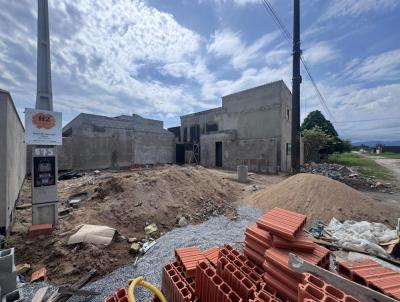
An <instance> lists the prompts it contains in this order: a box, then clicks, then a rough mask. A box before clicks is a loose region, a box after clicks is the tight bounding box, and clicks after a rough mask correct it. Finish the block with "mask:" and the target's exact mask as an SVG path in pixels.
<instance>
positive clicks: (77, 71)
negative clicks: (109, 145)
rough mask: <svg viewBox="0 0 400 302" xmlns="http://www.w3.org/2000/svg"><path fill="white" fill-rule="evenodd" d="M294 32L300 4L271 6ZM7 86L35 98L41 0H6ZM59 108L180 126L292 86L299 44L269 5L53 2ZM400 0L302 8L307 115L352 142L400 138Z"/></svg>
mask: <svg viewBox="0 0 400 302" xmlns="http://www.w3.org/2000/svg"><path fill="white" fill-rule="evenodd" d="M270 2H271V3H272V5H273V7H274V8H275V10H276V11H277V12H278V14H279V15H280V17H281V18H282V20H283V23H284V24H285V26H286V27H287V29H288V30H289V32H290V33H292V15H293V3H292V2H293V1H291V0H272V1H270ZM0 7H1V8H2V9H1V10H0V88H1V89H4V90H7V91H9V92H10V93H11V95H12V98H13V100H14V102H15V105H16V107H17V110H18V112H19V113H20V115H21V118H22V119H24V118H23V112H24V108H34V106H35V98H36V48H37V42H36V31H37V1H35V0H11V1H10V0H0ZM49 14H50V36H51V38H50V41H51V63H52V84H53V102H54V110H55V111H61V112H62V113H63V123H64V124H66V123H67V122H69V121H70V120H71V119H73V118H74V117H75V116H76V115H78V114H79V113H81V112H85V113H94V114H101V115H107V116H117V115H121V114H132V113H136V114H140V115H142V116H144V117H147V118H154V119H160V120H163V121H164V125H165V127H172V126H177V125H179V117H180V116H181V115H184V114H188V113H192V112H196V111H201V110H206V109H210V108H214V107H218V106H221V97H222V96H223V95H227V94H230V93H234V92H238V91H241V90H244V89H248V88H251V87H255V86H258V85H262V84H265V83H268V82H272V81H277V80H284V81H285V83H286V85H287V86H288V87H289V89H291V72H292V71H291V70H292V57H291V43H290V42H289V41H287V39H286V38H285V36H284V35H283V34H282V32H281V31H280V30H279V28H278V27H277V26H276V24H275V23H274V20H273V19H272V17H271V15H269V13H268V11H267V10H266V9H265V7H264V6H263V5H262V1H261V0H74V1H72V0H49ZM399 28H400V1H399V0H363V1H356V0H303V1H301V43H302V44H301V48H302V50H303V56H304V58H305V60H306V61H307V63H308V66H309V69H310V70H311V73H312V76H313V78H314V79H315V81H316V83H317V85H318V87H319V89H320V91H321V93H322V95H323V96H324V98H325V100H326V104H327V107H328V109H329V112H328V111H327V110H326V109H324V107H323V106H322V105H321V102H320V99H319V98H318V97H317V94H316V92H315V90H314V88H313V86H312V84H311V82H310V81H309V79H308V77H307V75H306V73H305V70H304V68H303V69H302V76H303V83H302V85H301V118H302V119H303V118H304V117H305V116H306V115H307V114H308V113H309V112H310V111H313V110H320V111H322V112H323V114H324V115H325V116H326V117H327V118H328V119H329V120H331V122H332V123H333V124H334V126H335V128H336V130H337V131H338V133H339V135H340V136H341V137H342V138H347V139H351V140H352V141H353V142H357V141H365V140H381V141H388V140H399V138H400V105H399V103H400V35H399V32H398V31H399Z"/></svg>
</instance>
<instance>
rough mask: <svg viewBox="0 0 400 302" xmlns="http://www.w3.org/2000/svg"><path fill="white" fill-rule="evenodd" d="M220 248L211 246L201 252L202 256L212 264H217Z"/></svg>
mask: <svg viewBox="0 0 400 302" xmlns="http://www.w3.org/2000/svg"><path fill="white" fill-rule="evenodd" d="M219 251H220V248H219V247H212V248H209V249H207V250H205V251H204V252H203V255H204V257H205V258H206V259H207V260H208V261H210V263H211V264H212V265H214V266H217V260H218V255H219Z"/></svg>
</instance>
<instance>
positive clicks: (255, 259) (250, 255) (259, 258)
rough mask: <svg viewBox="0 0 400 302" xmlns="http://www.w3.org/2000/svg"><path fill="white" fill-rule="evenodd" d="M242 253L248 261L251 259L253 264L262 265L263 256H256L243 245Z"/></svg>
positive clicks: (254, 252) (250, 249)
mask: <svg viewBox="0 0 400 302" xmlns="http://www.w3.org/2000/svg"><path fill="white" fill-rule="evenodd" d="M243 253H244V254H245V255H246V257H248V258H249V259H251V260H252V261H253V262H254V263H256V264H258V265H262V263H263V262H264V256H263V255H260V254H258V253H257V252H256V251H254V250H253V249H252V248H250V247H249V246H248V245H245V246H244V247H243Z"/></svg>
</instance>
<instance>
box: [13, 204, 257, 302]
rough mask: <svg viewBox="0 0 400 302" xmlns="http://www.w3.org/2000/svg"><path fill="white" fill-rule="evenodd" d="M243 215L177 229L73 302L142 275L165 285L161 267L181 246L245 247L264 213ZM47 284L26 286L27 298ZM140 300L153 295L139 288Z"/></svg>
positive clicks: (248, 209) (244, 209) (252, 211)
mask: <svg viewBox="0 0 400 302" xmlns="http://www.w3.org/2000/svg"><path fill="white" fill-rule="evenodd" d="M238 213H239V218H238V219H237V220H235V221H232V220H229V219H227V218H226V217H224V216H219V217H213V218H211V219H209V220H208V221H206V222H204V223H202V224H198V225H189V226H187V227H185V228H179V229H174V230H172V231H171V232H169V233H167V234H165V235H164V236H162V237H160V238H159V239H157V244H156V245H155V246H154V247H153V248H152V249H151V250H150V251H149V252H148V253H147V254H146V255H144V256H143V257H142V258H140V259H139V261H138V262H137V264H136V266H133V265H127V266H125V267H122V268H120V269H117V270H116V271H114V272H110V274H109V275H108V276H106V277H104V278H102V279H100V280H97V281H96V282H93V283H91V284H89V285H88V286H86V287H85V289H88V290H94V291H97V292H99V293H100V295H99V296H96V297H92V298H90V297H89V298H79V297H77V298H75V297H74V298H71V299H70V300H69V301H76V302H78V301H79V302H82V301H85V302H89V301H90V302H93V301H103V300H104V297H105V296H108V295H110V294H112V293H113V292H114V291H115V289H116V288H118V287H126V286H127V280H128V279H132V278H135V277H138V276H143V277H144V278H145V280H146V281H149V282H151V283H153V284H154V285H156V286H157V287H158V288H160V286H161V268H162V266H163V265H164V264H165V263H166V262H168V261H171V260H172V259H173V258H174V250H175V248H178V247H184V246H192V245H197V246H199V247H200V248H201V249H206V248H208V247H212V246H222V245H224V244H225V243H228V244H231V245H233V246H235V245H236V246H237V248H241V244H240V242H243V240H244V231H245V228H246V227H247V226H248V225H249V224H251V223H254V222H255V221H256V219H257V218H258V217H259V216H260V215H261V212H260V211H259V210H258V209H255V208H251V207H240V208H239V209H238ZM43 286H47V284H45V283H36V284H33V285H26V286H24V287H22V289H21V290H22V294H23V297H24V299H23V301H31V299H32V297H33V295H34V293H35V292H36V290H37V289H39V288H40V287H43ZM135 294H136V295H135V296H136V301H139V302H145V301H150V300H151V298H152V294H151V293H150V292H149V291H147V290H144V289H142V288H138V289H137V291H136V293H135Z"/></svg>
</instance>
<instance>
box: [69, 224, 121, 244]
mask: <svg viewBox="0 0 400 302" xmlns="http://www.w3.org/2000/svg"><path fill="white" fill-rule="evenodd" d="M115 232H116V230H115V229H113V228H110V227H108V226H104V225H91V224H85V225H83V226H82V227H81V228H80V229H79V231H78V232H76V233H75V234H74V235H72V236H71V237H69V240H68V244H69V245H70V244H77V243H82V242H86V243H93V244H99V245H110V243H111V241H112V240H113V238H114V235H115Z"/></svg>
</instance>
